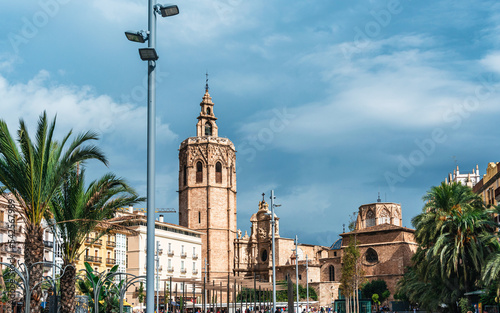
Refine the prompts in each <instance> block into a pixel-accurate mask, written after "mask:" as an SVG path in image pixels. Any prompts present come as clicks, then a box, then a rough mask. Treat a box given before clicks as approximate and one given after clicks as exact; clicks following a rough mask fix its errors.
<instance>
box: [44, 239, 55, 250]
mask: <svg viewBox="0 0 500 313" xmlns="http://www.w3.org/2000/svg"><path fill="white" fill-rule="evenodd" d="M43 245H44V246H46V247H47V248H54V242H53V241H48V240H44V241H43Z"/></svg>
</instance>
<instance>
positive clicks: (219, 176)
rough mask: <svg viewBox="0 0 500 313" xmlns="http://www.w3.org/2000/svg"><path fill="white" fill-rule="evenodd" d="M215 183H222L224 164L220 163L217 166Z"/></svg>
mask: <svg viewBox="0 0 500 313" xmlns="http://www.w3.org/2000/svg"><path fill="white" fill-rule="evenodd" d="M215 182H216V183H217V184H221V183H222V164H220V162H217V164H215Z"/></svg>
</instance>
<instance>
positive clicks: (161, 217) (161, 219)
mask: <svg viewBox="0 0 500 313" xmlns="http://www.w3.org/2000/svg"><path fill="white" fill-rule="evenodd" d="M160 222H162V223H163V215H160Z"/></svg>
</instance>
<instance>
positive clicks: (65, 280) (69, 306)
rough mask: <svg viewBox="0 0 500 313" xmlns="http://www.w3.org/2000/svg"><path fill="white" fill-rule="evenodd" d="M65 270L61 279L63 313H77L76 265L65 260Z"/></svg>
mask: <svg viewBox="0 0 500 313" xmlns="http://www.w3.org/2000/svg"><path fill="white" fill-rule="evenodd" d="M63 268H64V269H65V271H64V274H63V276H62V277H61V291H64V292H61V313H73V312H75V284H76V268H75V263H70V262H67V260H64V264H63Z"/></svg>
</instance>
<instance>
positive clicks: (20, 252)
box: [1, 245, 23, 254]
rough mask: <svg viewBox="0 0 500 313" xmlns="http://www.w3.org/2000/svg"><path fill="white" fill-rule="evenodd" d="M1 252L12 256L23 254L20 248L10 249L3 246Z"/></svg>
mask: <svg viewBox="0 0 500 313" xmlns="http://www.w3.org/2000/svg"><path fill="white" fill-rule="evenodd" d="M1 251H2V252H6V253H13V254H23V249H21V247H17V246H14V247H10V246H9V245H3V246H2V248H1Z"/></svg>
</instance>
